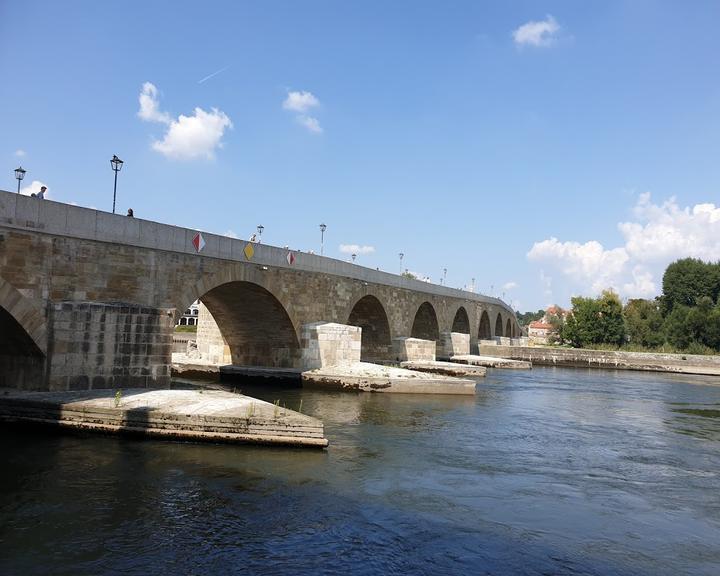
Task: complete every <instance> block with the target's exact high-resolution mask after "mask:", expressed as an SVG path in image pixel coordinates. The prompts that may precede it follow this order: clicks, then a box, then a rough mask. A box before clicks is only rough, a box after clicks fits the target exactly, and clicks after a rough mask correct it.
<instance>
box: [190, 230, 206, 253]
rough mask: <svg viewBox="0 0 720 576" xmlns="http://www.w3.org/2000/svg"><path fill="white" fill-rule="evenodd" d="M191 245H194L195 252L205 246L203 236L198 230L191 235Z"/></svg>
mask: <svg viewBox="0 0 720 576" xmlns="http://www.w3.org/2000/svg"><path fill="white" fill-rule="evenodd" d="M192 245H193V246H195V252H200V250H202V249H203V248H205V238H203V235H202V234H200V232H198V233H197V234H195V236H193V239H192Z"/></svg>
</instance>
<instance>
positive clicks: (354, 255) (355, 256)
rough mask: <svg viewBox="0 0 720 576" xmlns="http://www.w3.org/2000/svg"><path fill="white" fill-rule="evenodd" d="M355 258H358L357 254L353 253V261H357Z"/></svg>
mask: <svg viewBox="0 0 720 576" xmlns="http://www.w3.org/2000/svg"><path fill="white" fill-rule="evenodd" d="M355 258H357V254H353V255H352V259H353V262H355Z"/></svg>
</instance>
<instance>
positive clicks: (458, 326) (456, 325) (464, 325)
mask: <svg viewBox="0 0 720 576" xmlns="http://www.w3.org/2000/svg"><path fill="white" fill-rule="evenodd" d="M451 331H452V332H462V333H463V334H470V318H469V317H468V313H467V310H465V307H464V306H460V307H459V308H458V309H457V312H455V318H454V319H453V323H452V330H451Z"/></svg>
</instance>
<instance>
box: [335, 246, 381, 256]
mask: <svg viewBox="0 0 720 576" xmlns="http://www.w3.org/2000/svg"><path fill="white" fill-rule="evenodd" d="M340 252H342V253H343V254H372V253H373V252H375V247H374V246H360V245H358V244H340Z"/></svg>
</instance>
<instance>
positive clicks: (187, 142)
mask: <svg viewBox="0 0 720 576" xmlns="http://www.w3.org/2000/svg"><path fill="white" fill-rule="evenodd" d="M226 128H232V122H231V121H230V118H228V117H227V116H226V115H225V113H224V112H221V111H220V110H218V109H217V108H213V109H212V111H210V112H205V110H203V109H202V108H195V114H194V115H193V116H183V115H182V114H181V115H180V116H178V119H177V120H173V121H172V122H171V123H170V126H169V127H168V131H167V132H166V134H165V137H164V138H163V139H162V141H156V142H153V145H152V147H153V149H155V150H157V151H158V152H160V153H162V154H164V155H165V156H167V157H168V158H173V159H177V160H193V159H195V158H201V157H205V158H208V159H212V158H213V157H214V152H215V149H216V148H222V142H221V141H220V140H221V139H222V137H223V134H224V133H225V129H226Z"/></svg>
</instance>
